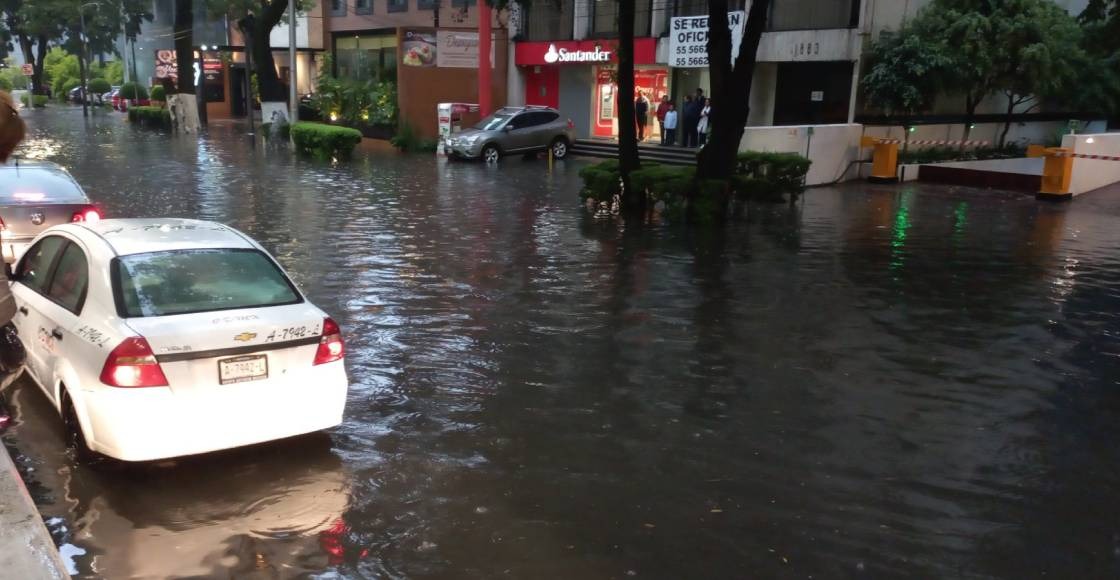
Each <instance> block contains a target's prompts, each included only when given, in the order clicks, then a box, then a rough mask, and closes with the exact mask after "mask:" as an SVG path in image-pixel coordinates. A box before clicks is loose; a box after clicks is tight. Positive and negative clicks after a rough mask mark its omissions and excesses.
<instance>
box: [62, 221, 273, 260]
mask: <svg viewBox="0 0 1120 580" xmlns="http://www.w3.org/2000/svg"><path fill="white" fill-rule="evenodd" d="M75 225H80V226H81V227H82V228H84V229H87V230H89V231H91V232H93V233H94V234H96V235H97V236H98V237H100V238H101V239H103V240H105V242H107V243H108V244H109V246H110V247H112V248H113V251H114V252H116V253H117V255H120V256H124V255H128V254H142V253H145V252H162V251H167V250H198V249H207V248H253V247H255V246H253V244H252V243H251V242H250V241H249V240H248V239H246V237H245V236H243V235H242V234H241V233H240V232H238V231H237V230H234V229H233V228H230V227H228V226H225V225H222V224H220V223H217V222H208V221H202V220H190V219H174V218H158V219H106V220H101V221H99V222H96V223H88V222H87V223H82V224H75Z"/></svg>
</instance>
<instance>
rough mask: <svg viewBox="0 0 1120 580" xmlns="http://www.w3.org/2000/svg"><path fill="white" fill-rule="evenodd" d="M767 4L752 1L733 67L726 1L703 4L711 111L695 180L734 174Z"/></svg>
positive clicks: (766, 2) (764, 0) (768, 3)
mask: <svg viewBox="0 0 1120 580" xmlns="http://www.w3.org/2000/svg"><path fill="white" fill-rule="evenodd" d="M769 9H770V0H755V1H754V2H753V3H752V4H751V9H750V13H749V14H748V15H747V22H746V26H745V29H744V31H743V40H742V43H741V44H740V45H739V54H737V55H735V61H734V66H732V61H731V58H732V54H731V46H732V38H731V31H730V30H729V29H728V21H727V0H710V1H709V2H708V71H709V72H710V74H711V83H712V86H711V101H712V103H713V104H712V112H711V115H710V116H709V118H708V126H709V130H708V141H707V144H706V145H705V146H704V148H703V149H701V150H700V155H699V158H698V159H697V164H698V166H697V170H696V177H697V178H699V179H727V178H729V177H731V175H732V174H733V173H734V172H735V166H736V156H737V155H738V153H739V143H740V142H742V140H743V131H744V129H745V128H746V125H747V118H748V116H749V115H750V98H751V81H752V80H753V77H754V66H755V59H756V57H757V53H758V44H759V42H760V41H761V40H762V33H763V31H764V30H765V28H766V14H767V13H768V12H769Z"/></svg>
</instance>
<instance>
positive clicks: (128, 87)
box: [121, 82, 148, 100]
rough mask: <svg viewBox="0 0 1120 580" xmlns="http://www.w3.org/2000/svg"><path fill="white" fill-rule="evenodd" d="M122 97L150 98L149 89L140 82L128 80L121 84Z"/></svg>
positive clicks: (130, 98) (131, 98)
mask: <svg viewBox="0 0 1120 580" xmlns="http://www.w3.org/2000/svg"><path fill="white" fill-rule="evenodd" d="M121 97H123V98H126V99H129V100H133V99H146V98H148V89H145V88H144V85H141V84H139V83H132V82H128V83H125V84H123V85H121Z"/></svg>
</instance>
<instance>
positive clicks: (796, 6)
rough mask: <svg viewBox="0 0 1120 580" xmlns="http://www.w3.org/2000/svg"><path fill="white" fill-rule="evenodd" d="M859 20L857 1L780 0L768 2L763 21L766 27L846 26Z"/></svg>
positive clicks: (798, 28) (852, 25)
mask: <svg viewBox="0 0 1120 580" xmlns="http://www.w3.org/2000/svg"><path fill="white" fill-rule="evenodd" d="M853 17H854V18H855V22H852V19H853ZM858 23H859V1H858V0H783V1H782V2H775V3H773V4H771V7H770V18H769V19H767V21H766V24H767V28H768V29H769V30H817V29H824V28H849V27H854V26H856V25H858Z"/></svg>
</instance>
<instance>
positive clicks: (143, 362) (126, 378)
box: [101, 336, 167, 387]
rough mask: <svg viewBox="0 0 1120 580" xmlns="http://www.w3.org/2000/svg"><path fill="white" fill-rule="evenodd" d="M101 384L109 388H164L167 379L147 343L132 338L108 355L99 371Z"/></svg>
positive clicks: (139, 338) (140, 339) (135, 337)
mask: <svg viewBox="0 0 1120 580" xmlns="http://www.w3.org/2000/svg"><path fill="white" fill-rule="evenodd" d="M101 382H103V383H105V384H106V385H109V386H110V387H166V386H167V377H166V376H165V375H164V374H163V369H162V368H160V366H159V361H157V360H156V356H155V354H153V353H152V347H150V346H148V341H147V340H145V339H144V337H142V336H133V337H129V338H126V339H124V342H122V343H120V344H119V345H117V348H114V349H113V351H112V352H110V353H109V358H107V359H105V367H104V368H102V369H101Z"/></svg>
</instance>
